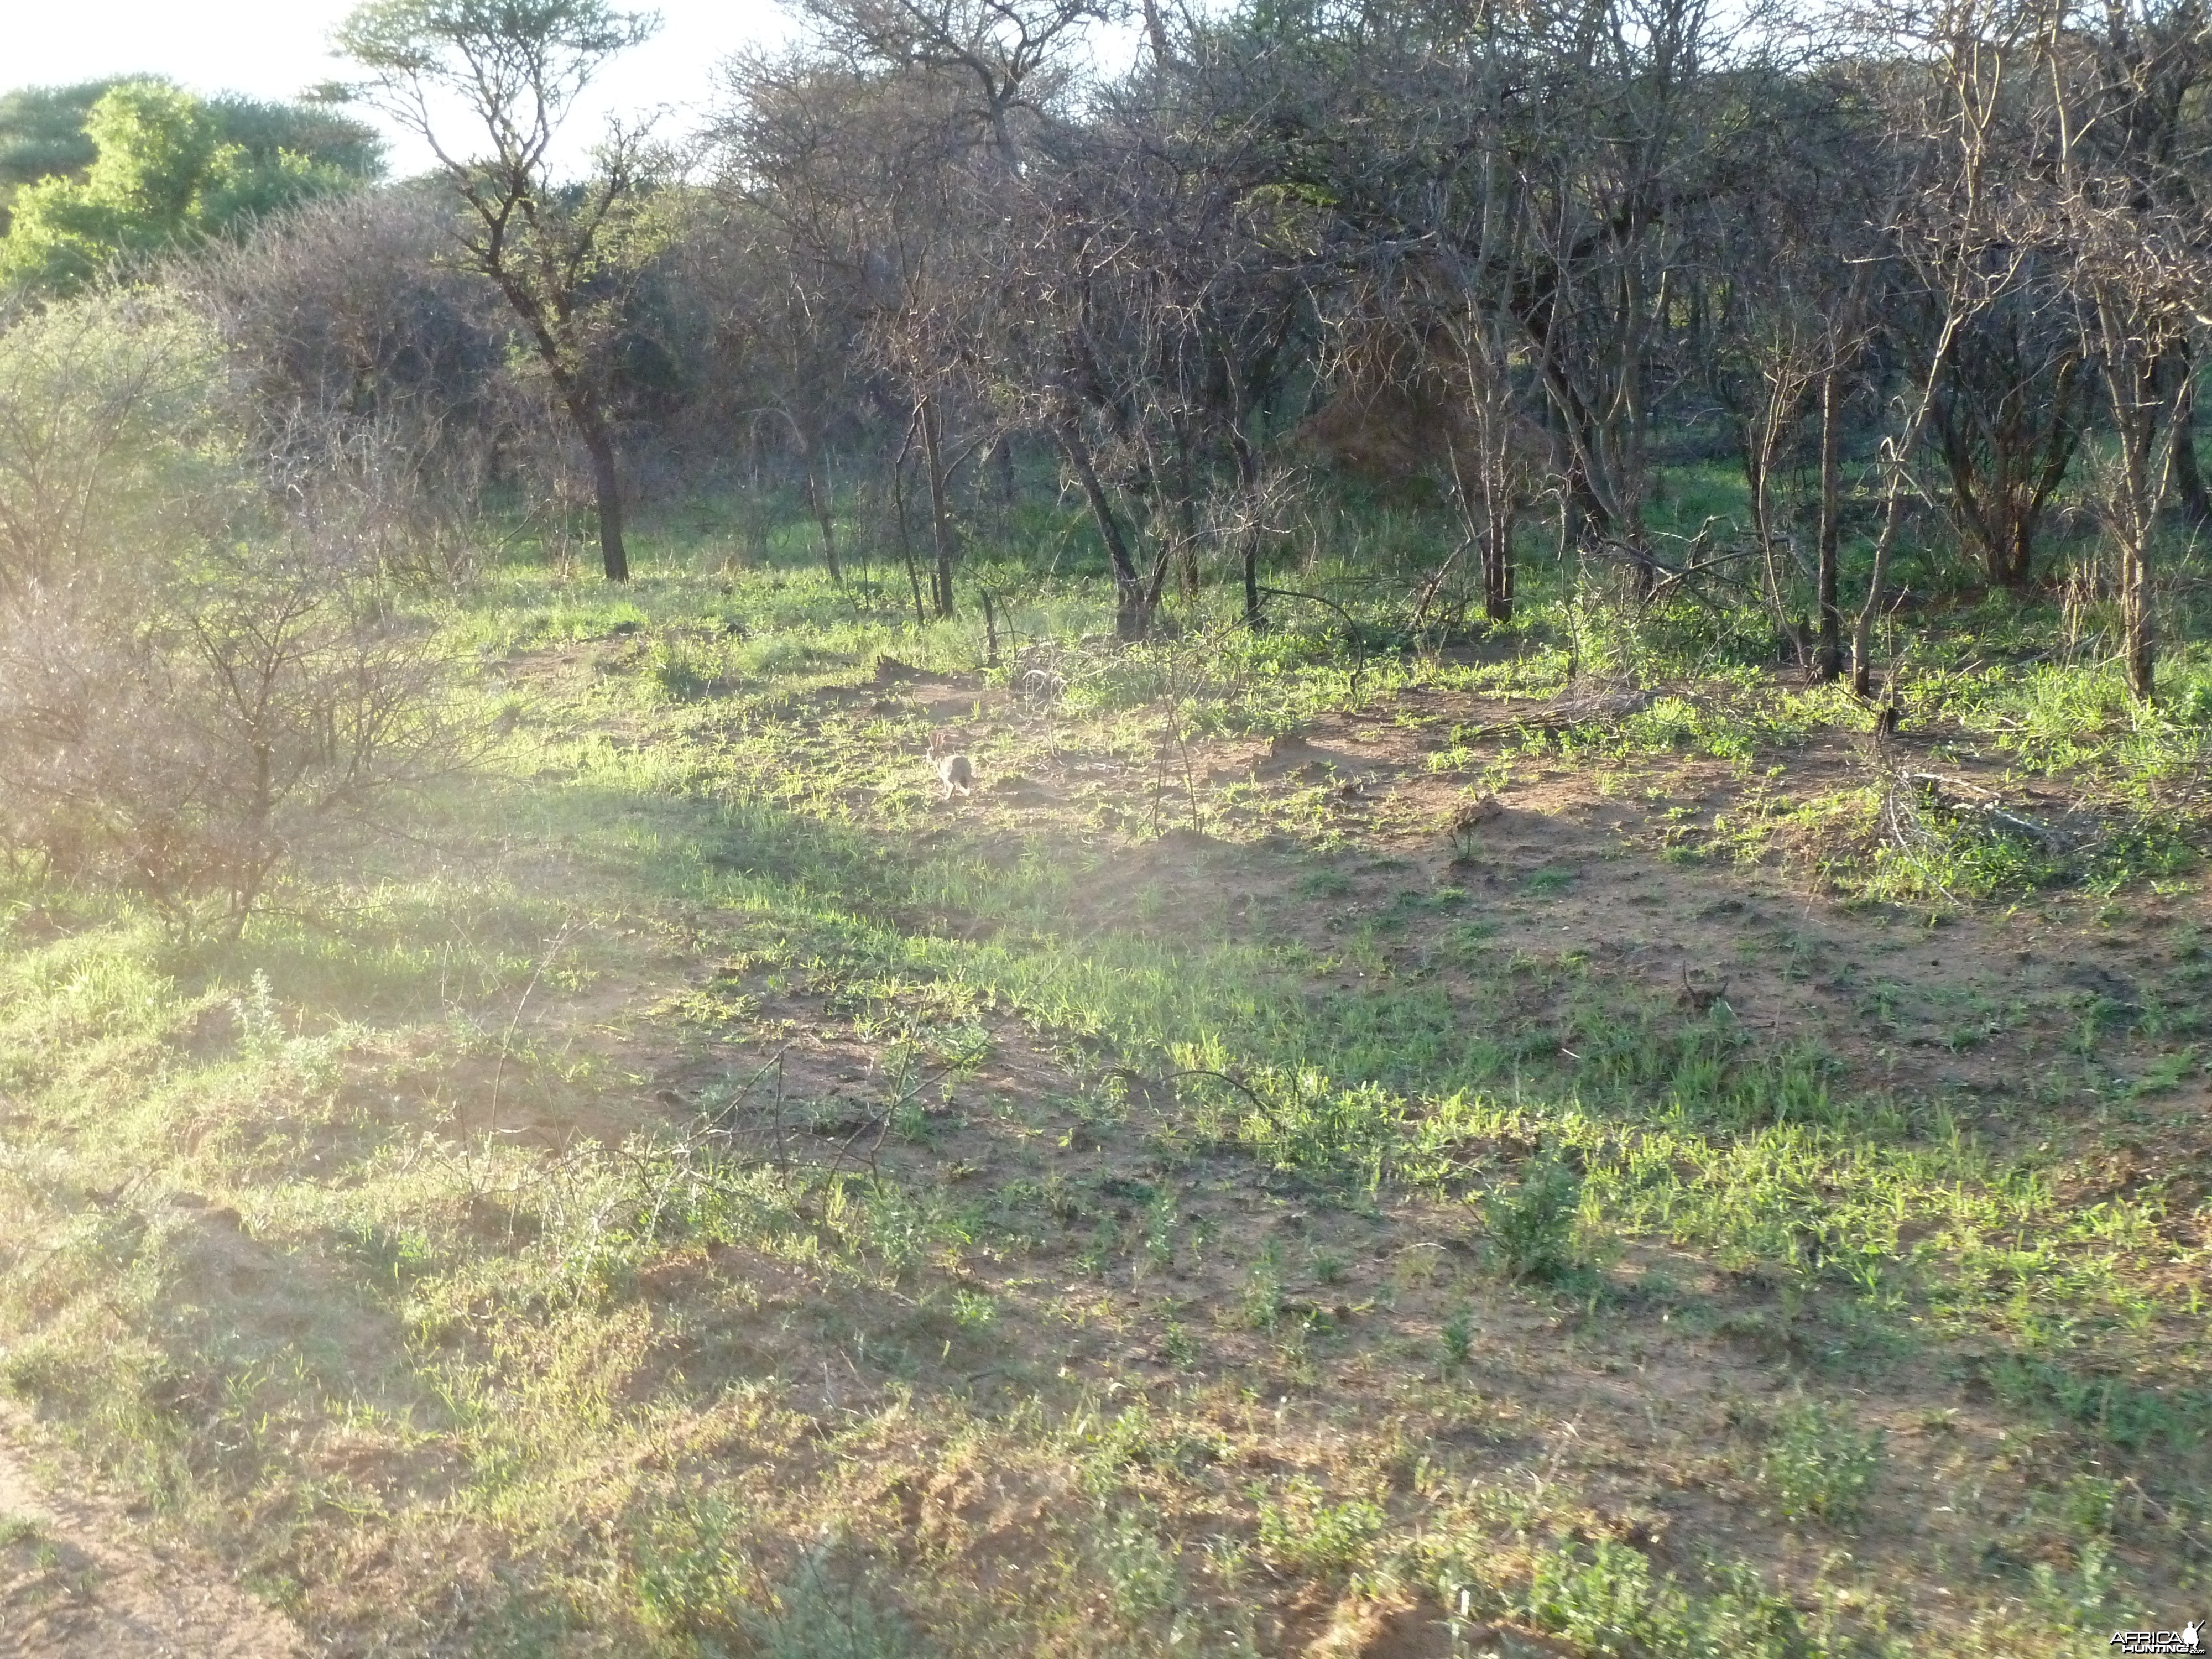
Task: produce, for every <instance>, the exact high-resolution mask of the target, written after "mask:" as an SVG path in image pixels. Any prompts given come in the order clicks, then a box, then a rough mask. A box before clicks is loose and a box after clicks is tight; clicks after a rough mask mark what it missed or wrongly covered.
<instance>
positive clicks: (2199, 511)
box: [2173, 344, 2212, 530]
mask: <svg viewBox="0 0 2212 1659" xmlns="http://www.w3.org/2000/svg"><path fill="white" fill-rule="evenodd" d="M2174 355H2175V356H2176V357H2177V358H2178V359H2179V367H2180V372H2181V386H2180V390H2179V392H2178V393H2177V394H2176V395H2175V398H2174V404H2173V488H2174V492H2175V494H2176V495H2179V497H2180V498H2181V516H2182V519H2183V521H2184V522H2185V523H2186V524H2188V525H2189V526H2191V528H2192V529H2197V530H2212V494H2208V493H2207V491H2206V490H2205V488H2204V474H2203V471H2200V470H2199V469H2198V467H2197V359H2196V356H2195V354H2193V353H2192V352H2191V350H2190V349H2189V348H2188V346H2187V345H2186V344H2185V345H2183V346H2182V347H2181V349H2179V351H2178V352H2176V353H2175V354H2174Z"/></svg>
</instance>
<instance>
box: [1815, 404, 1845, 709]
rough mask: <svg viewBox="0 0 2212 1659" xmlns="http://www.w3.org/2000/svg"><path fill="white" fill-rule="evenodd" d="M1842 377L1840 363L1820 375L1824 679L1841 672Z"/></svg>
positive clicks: (1818, 671)
mask: <svg viewBox="0 0 2212 1659" xmlns="http://www.w3.org/2000/svg"><path fill="white" fill-rule="evenodd" d="M1843 380H1844V372H1843V370H1842V368H1839V367H1838V368H1831V369H1829V370H1828V371H1827V372H1826V374H1823V375H1821V376H1820V553H1819V569H1818V572H1817V574H1816V577H1815V581H1816V584H1817V586H1819V589H1820V652H1819V654H1818V655H1817V656H1816V657H1815V658H1814V665H1813V671H1814V674H1815V675H1817V676H1818V677H1819V678H1820V680H1821V681H1822V682H1823V683H1825V682H1826V681H1829V680H1832V679H1834V678H1836V677H1837V676H1838V675H1839V674H1841V673H1842V672H1843V671H1844V613H1843V611H1842V610H1841V609H1840V608H1839V607H1838V605H1837V603H1836V560H1837V556H1838V552H1839V550H1840V548H1841V544H1842V540H1843V526H1842V523H1841V521H1840V514H1841V512H1842V507H1843V490H1842V472H1843V464H1842V451H1841V443H1842V437H1843V423H1844V391H1843Z"/></svg>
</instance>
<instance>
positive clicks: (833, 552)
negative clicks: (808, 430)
mask: <svg viewBox="0 0 2212 1659" xmlns="http://www.w3.org/2000/svg"><path fill="white" fill-rule="evenodd" d="M799 460H800V461H801V463H802V464H804V465H805V468H806V505H807V506H808V507H810V508H811V509H812V511H813V513H814V522H815V523H816V524H817V525H818V526H820V527H821V530H822V562H823V564H825V565H827V566H828V567H829V580H831V581H833V582H836V583H839V584H841V585H842V583H843V581H844V580H845V573H844V571H843V569H842V568H840V567H839V565H838V562H837V517H836V513H834V512H832V511H831V510H830V504H829V490H828V489H826V488H825V487H824V486H823V482H822V473H821V469H820V467H819V466H818V465H817V460H818V452H817V450H816V448H815V447H814V446H813V445H812V444H811V443H809V442H808V441H806V436H805V434H804V433H801V434H800V435H799Z"/></svg>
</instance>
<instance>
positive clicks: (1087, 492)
mask: <svg viewBox="0 0 2212 1659" xmlns="http://www.w3.org/2000/svg"><path fill="white" fill-rule="evenodd" d="M1060 447H1061V448H1062V449H1063V450H1064V451H1065V452H1066V455H1067V463H1068V465H1070V466H1072V467H1073V468H1074V469H1075V477H1076V481H1077V482H1078V483H1080V484H1082V486H1083V498H1084V500H1085V501H1088V502H1090V503H1091V519H1092V520H1093V521H1095V522H1096V523H1097V526H1098V536H1099V539H1100V540H1102V541H1103V542H1104V543H1105V544H1106V556H1107V558H1108V560H1109V562H1111V563H1112V565H1113V568H1114V636H1115V638H1116V639H1119V640H1131V641H1133V640H1141V639H1143V638H1144V637H1145V635H1146V633H1147V632H1148V631H1150V628H1151V624H1152V617H1151V616H1150V615H1149V614H1148V608H1147V606H1146V604H1145V584H1144V579H1143V578H1142V577H1141V576H1139V574H1137V562H1136V561H1135V560H1134V559H1133V558H1132V557H1131V556H1130V554H1129V544H1128V540H1127V538H1126V537H1124V536H1123V535H1122V533H1121V520H1118V519H1116V518H1115V516H1114V504H1113V503H1112V502H1111V501H1108V500H1107V499H1106V487H1105V485H1103V484H1102V483H1099V482H1098V469H1097V467H1095V466H1093V465H1091V447H1090V446H1089V445H1088V444H1086V443H1085V442H1084V441H1083V434H1082V433H1081V431H1079V429H1078V428H1077V427H1076V426H1075V423H1074V422H1072V421H1071V422H1067V423H1066V425H1064V426H1062V427H1061V428H1060Z"/></svg>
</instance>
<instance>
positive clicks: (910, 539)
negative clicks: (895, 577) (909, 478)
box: [891, 431, 929, 628]
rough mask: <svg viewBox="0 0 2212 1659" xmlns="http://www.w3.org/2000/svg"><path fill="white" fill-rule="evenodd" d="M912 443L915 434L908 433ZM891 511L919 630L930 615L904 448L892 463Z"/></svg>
mask: <svg viewBox="0 0 2212 1659" xmlns="http://www.w3.org/2000/svg"><path fill="white" fill-rule="evenodd" d="M907 437H908V440H909V441H911V440H912V439H913V437H914V434H913V433H912V432H911V431H908V434H907ZM891 509H892V511H893V512H894V513H896V515H897V518H898V533H899V553H900V556H902V557H903V558H904V559H905V560H906V580H907V586H909V587H911V588H912V589H913V590H914V621H915V626H916V627H917V628H919V627H921V626H923V625H924V624H926V623H927V622H928V621H929V613H928V612H927V611H925V610H923V609H922V604H921V571H920V570H918V569H916V568H915V562H914V531H913V527H912V526H910V525H909V524H908V521H907V513H906V450H905V448H904V447H901V448H900V450H899V453H898V459H896V460H894V461H893V462H892V463H891Z"/></svg>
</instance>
